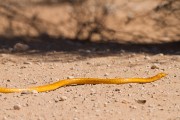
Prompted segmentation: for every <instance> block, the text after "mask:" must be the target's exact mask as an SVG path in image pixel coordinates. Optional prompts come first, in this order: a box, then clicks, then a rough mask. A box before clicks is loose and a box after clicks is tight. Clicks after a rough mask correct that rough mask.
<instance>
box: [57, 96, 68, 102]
mask: <svg viewBox="0 0 180 120" xmlns="http://www.w3.org/2000/svg"><path fill="white" fill-rule="evenodd" d="M65 100H67V97H66V96H61V97H60V99H59V101H65Z"/></svg>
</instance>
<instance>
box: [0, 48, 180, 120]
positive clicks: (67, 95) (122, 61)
mask: <svg viewBox="0 0 180 120" xmlns="http://www.w3.org/2000/svg"><path fill="white" fill-rule="evenodd" d="M79 51H80V52H82V51H81V50H79ZM107 51H109V49H107ZM107 51H99V55H96V56H91V54H92V53H93V51H92V50H84V54H85V55H86V57H83V56H82V55H80V54H71V53H64V52H61V51H59V52H56V51H54V52H45V53H35V54H30V53H16V54H15V53H14V54H12V53H10V54H8V53H2V54H0V68H1V74H0V84H1V87H21V88H24V87H29V86H37V85H43V84H48V83H52V82H55V81H57V80H59V79H65V78H68V77H69V78H72V77H99V78H115V77H150V76H153V75H155V74H157V73H159V72H165V73H168V76H167V77H165V78H163V79H161V80H159V81H156V82H153V83H147V84H123V85H107V84H98V85H79V86H67V87H62V88H59V89H57V90H55V91H50V92H45V93H34V94H21V93H11V94H2V93H1V94H0V106H1V109H0V119H1V120H15V119H16V120H92V119H96V120H109V119H111V120H180V74H179V71H180V56H179V55H176V54H167V55H166V54H162V53H157V54H149V53H143V52H142V53H131V52H126V51H123V50H121V51H120V52H117V53H115V54H111V55H108V54H106V53H107ZM100 53H101V54H103V55H101V54H100ZM89 56H91V57H89Z"/></svg>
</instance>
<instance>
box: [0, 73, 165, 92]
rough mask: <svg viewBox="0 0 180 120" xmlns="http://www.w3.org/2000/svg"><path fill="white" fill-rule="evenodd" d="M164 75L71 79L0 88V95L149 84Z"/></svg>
mask: <svg viewBox="0 0 180 120" xmlns="http://www.w3.org/2000/svg"><path fill="white" fill-rule="evenodd" d="M166 75H167V74H165V73H159V74H157V75H155V76H153V77H149V78H73V79H64V80H60V81H58V82H55V83H52V84H48V85H44V86H37V87H30V88H3V87H0V93H14V92H24V91H28V92H32V91H37V92H45V91H51V90H55V89H57V88H59V87H62V86H67V85H73V84H77V85H78V84H125V83H149V82H153V81H156V80H159V79H160V78H162V77H164V76H166Z"/></svg>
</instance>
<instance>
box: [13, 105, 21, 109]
mask: <svg viewBox="0 0 180 120" xmlns="http://www.w3.org/2000/svg"><path fill="white" fill-rule="evenodd" d="M13 108H14V110H20V109H21V105H14V106H13Z"/></svg>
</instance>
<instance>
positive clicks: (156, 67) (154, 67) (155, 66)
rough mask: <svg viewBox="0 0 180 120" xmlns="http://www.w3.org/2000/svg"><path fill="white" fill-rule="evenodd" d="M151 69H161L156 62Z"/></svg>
mask: <svg viewBox="0 0 180 120" xmlns="http://www.w3.org/2000/svg"><path fill="white" fill-rule="evenodd" d="M151 69H159V67H158V66H157V65H156V64H154V65H152V66H151Z"/></svg>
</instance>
